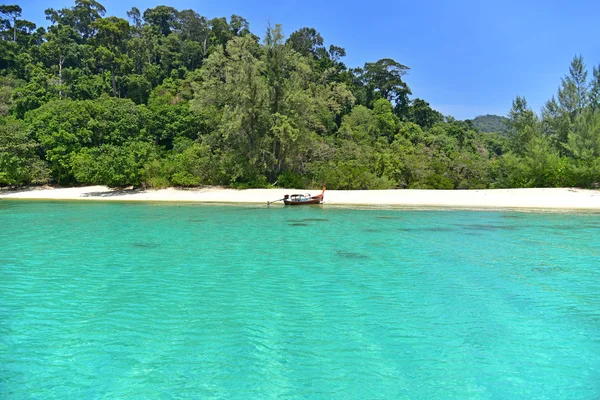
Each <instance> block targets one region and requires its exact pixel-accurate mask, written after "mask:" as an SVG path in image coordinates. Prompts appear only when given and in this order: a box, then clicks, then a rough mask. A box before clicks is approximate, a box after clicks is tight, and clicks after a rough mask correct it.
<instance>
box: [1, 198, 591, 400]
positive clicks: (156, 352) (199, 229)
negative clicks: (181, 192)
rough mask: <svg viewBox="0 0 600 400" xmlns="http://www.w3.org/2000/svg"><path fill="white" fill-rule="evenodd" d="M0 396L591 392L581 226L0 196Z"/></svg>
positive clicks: (553, 219) (537, 220)
mask: <svg viewBox="0 0 600 400" xmlns="http://www.w3.org/2000/svg"><path fill="white" fill-rule="evenodd" d="M0 223H1V227H2V228H1V229H0V238H1V243H2V251H1V252H0V274H1V278H0V398H2V399H29V398H36V399H51V398H57V399H69V398H70V399H97V398H102V399H146V398H153V399H154V398H157V399H161V398H186V399H188V398H189V399H191V398H219V399H247V398H259V399H268V398H272V399H285V398H306V399H320V398H322V399H340V398H344V399H376V398H381V399H451V398H452V399H455V398H464V399H598V398H600V261H599V260H600V258H599V256H600V235H599V233H600V214H576V213H575V214H557V213H554V214H553V213H518V212H475V211H411V210H358V209H339V208H329V207H327V206H324V207H322V208H321V207H307V208H302V207H300V208H283V207H271V208H266V207H233V206H223V207H221V206H194V205H165V204H124V203H118V204H115V203H108V204H107V203H77V202H62V203H61V202H54V203H53V202H18V201H3V202H0Z"/></svg>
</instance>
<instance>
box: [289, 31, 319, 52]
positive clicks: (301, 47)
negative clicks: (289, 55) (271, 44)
mask: <svg viewBox="0 0 600 400" xmlns="http://www.w3.org/2000/svg"><path fill="white" fill-rule="evenodd" d="M286 43H287V44H288V45H289V46H291V47H292V49H294V50H295V51H297V52H298V53H300V54H302V55H303V56H311V57H313V58H317V57H318V56H319V49H321V48H323V37H321V34H320V33H319V32H317V31H316V30H315V29H314V28H301V29H298V30H297V31H295V32H293V33H292V34H291V35H290V37H289V38H288V39H287V42H286Z"/></svg>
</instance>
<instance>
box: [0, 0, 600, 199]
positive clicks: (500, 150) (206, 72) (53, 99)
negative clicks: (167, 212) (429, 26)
mask: <svg viewBox="0 0 600 400" xmlns="http://www.w3.org/2000/svg"><path fill="white" fill-rule="evenodd" d="M41 12H42V10H40V13H41ZM43 12H44V13H45V15H46V19H47V21H48V26H47V27H37V26H36V25H35V24H33V23H32V22H29V21H26V20H23V19H21V14H22V9H21V7H20V6H18V5H5V6H0V16H1V18H2V20H1V22H2V23H1V24H0V39H1V40H0V186H20V185H27V184H42V183H51V184H56V185H79V184H106V185H110V186H127V185H134V186H143V187H154V188H160V187H166V186H200V185H224V186H230V187H268V186H270V185H277V186H280V187H321V186H323V185H326V186H327V187H328V188H331V189H384V188H435V189H467V188H500V187H534V186H538V187H553V186H582V187H587V186H590V185H593V184H594V183H596V182H598V181H599V180H600V178H599V176H600V159H599V157H598V156H599V155H600V70H599V69H598V68H596V67H594V68H593V71H592V76H591V79H588V71H587V70H586V67H585V65H584V62H583V59H582V58H581V57H576V58H575V59H574V60H573V62H572V64H571V67H570V69H569V73H568V74H567V75H566V76H565V78H564V79H563V80H562V81H561V82H560V87H559V89H558V92H557V94H556V96H554V97H553V98H552V99H550V100H549V101H548V102H547V104H546V105H545V107H544V109H543V110H542V113H541V115H537V114H536V113H534V112H533V111H532V110H531V109H530V108H529V107H528V105H527V102H526V100H525V99H524V98H520V97H517V98H516V99H515V101H514V102H513V106H512V109H511V111H510V113H509V115H508V122H507V124H508V132H507V133H506V135H502V134H497V133H496V134H494V133H483V132H481V130H478V129H477V127H476V125H474V124H473V123H472V122H471V121H457V120H455V119H454V118H452V117H451V116H445V117H444V116H443V115H442V114H440V113H439V112H437V111H436V110H434V109H432V108H431V107H430V105H429V103H427V101H425V100H423V99H421V98H419V97H417V96H418V93H416V94H413V93H412V91H411V89H410V87H409V86H408V84H407V82H406V77H407V74H408V73H409V67H408V66H406V65H404V64H402V63H401V62H400V61H396V60H392V59H388V58H384V59H381V60H375V61H367V62H365V64H364V66H363V67H360V68H348V67H347V66H346V65H345V64H344V62H343V59H344V56H345V55H346V52H345V50H344V49H343V48H342V47H338V46H336V45H333V44H329V45H326V44H325V40H324V38H323V37H321V35H320V34H319V32H317V31H316V30H315V29H312V28H302V29H299V30H297V31H295V32H292V33H291V34H289V35H287V36H286V34H285V33H284V31H283V28H282V27H281V26H280V25H275V26H270V27H268V29H267V30H266V32H252V31H251V30H250V26H249V24H248V22H247V21H246V20H245V19H244V18H243V17H241V16H238V15H232V16H231V17H229V18H212V19H209V18H207V17H205V16H202V15H200V14H198V13H197V12H195V11H193V10H176V9H175V8H172V7H168V6H158V7H154V8H149V9H147V10H144V11H143V12H142V11H140V10H139V9H137V8H132V9H131V10H130V11H129V12H127V19H124V18H120V17H116V16H107V15H106V10H105V8H104V7H103V6H102V5H101V4H100V3H98V2H96V1H95V0H76V1H75V4H74V5H73V6H72V7H68V8H63V9H60V10H54V9H47V10H45V11H43Z"/></svg>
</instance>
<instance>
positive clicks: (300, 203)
mask: <svg viewBox="0 0 600 400" xmlns="http://www.w3.org/2000/svg"><path fill="white" fill-rule="evenodd" d="M283 204H285V205H286V206H309V205H311V204H312V205H314V204H323V198H322V197H321V196H318V198H317V197H313V198H311V199H310V200H306V201H293V200H283Z"/></svg>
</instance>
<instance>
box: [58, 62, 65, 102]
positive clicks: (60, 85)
mask: <svg viewBox="0 0 600 400" xmlns="http://www.w3.org/2000/svg"><path fill="white" fill-rule="evenodd" d="M64 62H65V57H64V56H59V57H58V87H59V89H58V98H59V99H61V100H62V67H63V63H64Z"/></svg>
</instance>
